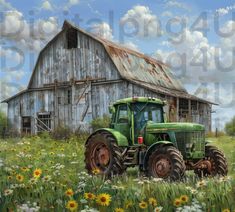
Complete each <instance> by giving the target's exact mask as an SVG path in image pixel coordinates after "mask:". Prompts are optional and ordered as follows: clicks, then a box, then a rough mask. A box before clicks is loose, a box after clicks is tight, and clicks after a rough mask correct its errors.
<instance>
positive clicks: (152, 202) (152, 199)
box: [149, 197, 157, 206]
mask: <svg viewBox="0 0 235 212" xmlns="http://www.w3.org/2000/svg"><path fill="white" fill-rule="evenodd" d="M149 204H150V205H152V206H157V200H156V199H155V198H153V197H151V198H149Z"/></svg>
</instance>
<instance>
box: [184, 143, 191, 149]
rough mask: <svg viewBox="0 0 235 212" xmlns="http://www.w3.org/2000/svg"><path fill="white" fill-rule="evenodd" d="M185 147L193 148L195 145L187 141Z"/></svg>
mask: <svg viewBox="0 0 235 212" xmlns="http://www.w3.org/2000/svg"><path fill="white" fill-rule="evenodd" d="M185 147H186V149H191V148H192V147H193V143H187V144H186V145H185Z"/></svg>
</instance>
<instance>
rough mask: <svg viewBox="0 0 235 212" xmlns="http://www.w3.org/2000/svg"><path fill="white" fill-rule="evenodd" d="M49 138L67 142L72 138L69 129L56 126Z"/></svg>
mask: <svg viewBox="0 0 235 212" xmlns="http://www.w3.org/2000/svg"><path fill="white" fill-rule="evenodd" d="M51 136H52V138H53V139H55V140H68V139H69V138H70V137H71V136H72V131H71V129H70V128H69V127H66V126H58V127H57V128H56V129H54V130H53V131H52V133H51Z"/></svg>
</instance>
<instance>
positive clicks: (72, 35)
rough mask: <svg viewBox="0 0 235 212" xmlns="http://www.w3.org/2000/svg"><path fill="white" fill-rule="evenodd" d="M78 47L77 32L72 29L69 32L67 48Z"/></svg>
mask: <svg viewBox="0 0 235 212" xmlns="http://www.w3.org/2000/svg"><path fill="white" fill-rule="evenodd" d="M77 46H78V37H77V30H75V29H73V28H71V29H68V31H67V48H68V49H74V48H77Z"/></svg>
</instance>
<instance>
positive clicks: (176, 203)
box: [174, 199, 181, 207]
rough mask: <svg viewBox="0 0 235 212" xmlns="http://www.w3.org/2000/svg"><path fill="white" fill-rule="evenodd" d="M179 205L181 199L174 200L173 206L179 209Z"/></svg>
mask: <svg viewBox="0 0 235 212" xmlns="http://www.w3.org/2000/svg"><path fill="white" fill-rule="evenodd" d="M180 205H181V199H175V200H174V206H175V207H179V206H180Z"/></svg>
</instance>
